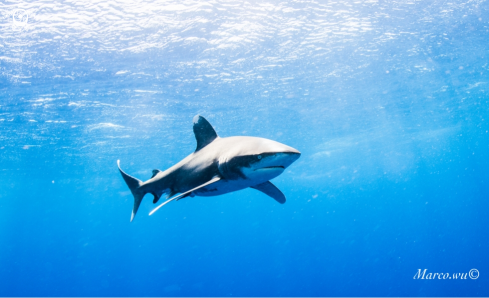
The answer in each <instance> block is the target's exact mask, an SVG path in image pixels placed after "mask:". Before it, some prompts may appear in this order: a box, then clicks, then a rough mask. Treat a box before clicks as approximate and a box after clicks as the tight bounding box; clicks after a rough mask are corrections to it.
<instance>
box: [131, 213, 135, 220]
mask: <svg viewBox="0 0 489 298" xmlns="http://www.w3.org/2000/svg"><path fill="white" fill-rule="evenodd" d="M134 215H135V214H134V211H133V212H132V213H131V222H132V221H133V220H134Z"/></svg>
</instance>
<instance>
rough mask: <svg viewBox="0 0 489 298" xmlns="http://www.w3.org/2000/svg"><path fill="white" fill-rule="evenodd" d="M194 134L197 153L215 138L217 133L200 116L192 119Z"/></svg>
mask: <svg viewBox="0 0 489 298" xmlns="http://www.w3.org/2000/svg"><path fill="white" fill-rule="evenodd" d="M194 134H195V139H196V140H197V148H196V149H195V151H199V150H200V149H202V148H204V147H205V146H207V145H209V144H210V143H211V142H212V141H214V140H215V139H216V138H217V133H216V131H215V130H214V128H212V125H211V124H210V123H209V121H207V120H206V119H205V118H204V117H202V116H200V115H197V116H195V117H194Z"/></svg>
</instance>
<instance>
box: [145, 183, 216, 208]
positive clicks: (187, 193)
mask: <svg viewBox="0 0 489 298" xmlns="http://www.w3.org/2000/svg"><path fill="white" fill-rule="evenodd" d="M219 180H221V178H220V177H217V176H216V177H214V178H212V179H211V180H210V181H207V182H206V183H204V184H202V185H199V186H197V187H195V188H192V189H191V190H189V191H186V192H184V193H181V194H179V195H178V196H176V197H173V198H171V199H169V200H166V201H165V202H163V203H162V204H161V205H160V206H158V207H156V208H155V209H153V211H151V212H150V213H149V215H151V214H153V213H155V212H156V210H158V209H160V208H161V207H163V206H165V205H166V204H168V203H170V202H171V201H173V200H175V199H178V198H182V197H186V196H188V195H190V194H191V193H192V192H193V191H195V190H197V189H199V188H202V187H205V186H207V185H209V184H211V183H214V182H217V181H219Z"/></svg>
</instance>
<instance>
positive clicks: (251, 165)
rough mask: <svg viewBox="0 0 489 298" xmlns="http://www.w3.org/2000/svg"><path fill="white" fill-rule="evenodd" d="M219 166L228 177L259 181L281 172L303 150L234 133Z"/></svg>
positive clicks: (224, 175) (271, 177)
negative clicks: (238, 135) (235, 135)
mask: <svg viewBox="0 0 489 298" xmlns="http://www.w3.org/2000/svg"><path fill="white" fill-rule="evenodd" d="M227 139H229V140H228V142H229V145H228V147H227V150H226V152H225V154H223V157H222V158H221V159H220V160H219V170H220V172H221V174H222V175H223V177H224V178H225V179H229V180H235V179H246V180H253V182H256V183H257V184H259V183H263V182H266V181H268V180H270V179H273V178H275V177H277V176H278V175H280V174H282V173H283V171H284V170H285V169H286V168H287V167H288V166H290V165H291V164H292V163H293V162H294V161H296V160H297V159H298V158H299V157H300V156H301V153H300V152H299V151H297V150H296V149H294V148H292V147H290V146H287V145H284V144H281V143H279V142H275V141H272V140H268V139H264V138H256V137H231V138H227Z"/></svg>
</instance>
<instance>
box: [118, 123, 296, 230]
mask: <svg viewBox="0 0 489 298" xmlns="http://www.w3.org/2000/svg"><path fill="white" fill-rule="evenodd" d="M193 131H194V134H195V139H196V141H197V148H196V149H195V151H194V152H193V153H191V154H190V155H188V156H187V157H185V158H184V159H183V160H181V161H180V162H178V163H177V164H175V165H174V166H172V167H170V168H169V169H167V170H165V171H160V170H153V175H152V177H151V178H150V179H149V180H147V181H144V182H143V181H141V180H139V179H137V178H134V177H132V176H130V175H128V174H126V173H125V172H124V171H123V170H122V169H121V166H120V160H117V166H118V168H119V171H120V173H121V175H122V178H123V179H124V181H125V182H126V184H127V186H128V187H129V189H130V190H131V193H132V195H133V196H134V206H133V209H132V214H131V222H132V221H133V220H134V217H135V216H136V213H137V211H138V209H139V206H140V205H141V201H142V200H143V197H144V196H145V195H146V194H152V195H153V197H154V199H153V203H154V204H156V203H157V202H158V201H159V200H160V198H161V197H162V196H163V195H166V200H165V201H164V202H163V203H162V204H160V205H159V206H158V207H156V208H155V209H153V210H152V211H151V212H150V214H149V215H152V214H153V213H155V212H156V211H157V210H158V209H160V208H161V207H163V206H164V205H166V204H168V203H169V202H171V201H178V200H181V199H183V198H186V197H189V196H190V197H194V196H202V197H208V196H218V195H223V194H227V193H230V192H234V191H238V190H242V189H245V188H253V189H256V190H258V191H260V192H262V193H264V194H265V195H267V196H269V197H271V198H273V199H274V200H275V201H277V202H278V203H280V204H284V203H285V201H286V198H285V195H284V194H283V193H282V192H281V191H280V189H278V188H277V187H276V186H275V185H273V184H272V183H271V182H270V180H271V179H273V178H275V177H277V176H279V175H280V174H282V173H283V172H284V170H285V169H286V168H287V167H288V166H290V165H291V164H292V163H293V162H294V161H296V160H297V159H298V158H299V157H300V156H301V153H300V152H299V151H298V150H297V149H294V148H292V147H290V146H287V145H284V144H282V143H279V142H276V141H273V140H269V139H265V138H259V137H249V136H233V137H226V138H221V137H219V136H218V135H217V133H216V131H215V130H214V128H213V127H212V125H211V124H210V123H209V122H208V121H207V120H206V119H205V118H204V117H202V116H200V115H197V116H195V117H194V118H193Z"/></svg>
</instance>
